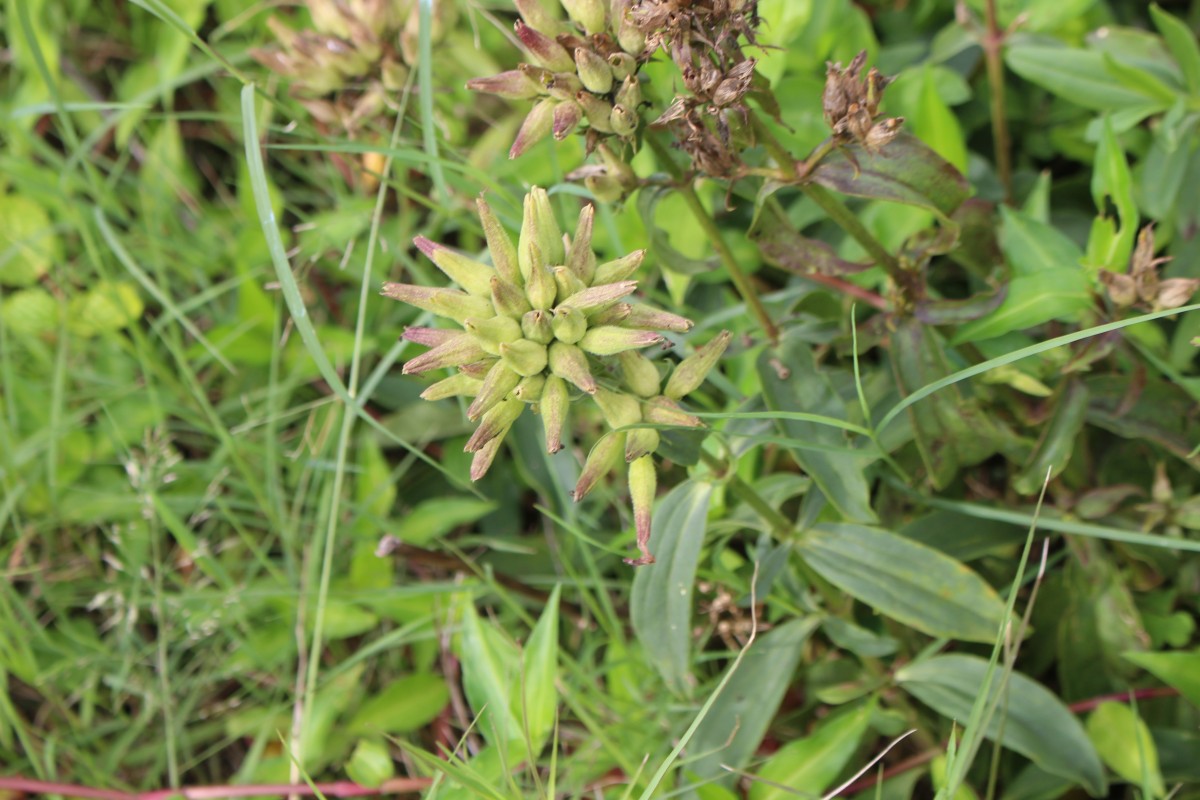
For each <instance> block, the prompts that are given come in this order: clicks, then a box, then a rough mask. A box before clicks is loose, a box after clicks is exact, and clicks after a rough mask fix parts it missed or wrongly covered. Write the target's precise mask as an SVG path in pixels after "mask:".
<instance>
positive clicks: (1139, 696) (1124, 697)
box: [1067, 686, 1179, 714]
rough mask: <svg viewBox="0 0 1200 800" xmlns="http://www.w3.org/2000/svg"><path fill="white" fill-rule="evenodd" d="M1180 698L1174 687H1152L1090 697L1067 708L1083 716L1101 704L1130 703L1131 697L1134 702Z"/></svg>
mask: <svg viewBox="0 0 1200 800" xmlns="http://www.w3.org/2000/svg"><path fill="white" fill-rule="evenodd" d="M1178 696H1179V690H1178V689H1176V688H1175V687H1173V686H1152V687H1150V688H1149V689H1134V690H1133V691H1132V692H1113V693H1112V694H1102V695H1100V696H1099V697H1089V698H1088V699H1087V700H1080V701H1079V702H1078V703H1071V704H1070V705H1069V706H1067V708H1069V709H1071V711H1072V713H1075V714H1082V713H1083V712H1085V711H1091V710H1092V709H1093V708H1095V707H1096V706H1098V705H1100V704H1101V703H1128V702H1129V698H1131V697H1132V698H1133V699H1134V700H1151V699H1153V698H1155V697H1178Z"/></svg>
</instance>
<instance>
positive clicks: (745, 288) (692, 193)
mask: <svg viewBox="0 0 1200 800" xmlns="http://www.w3.org/2000/svg"><path fill="white" fill-rule="evenodd" d="M646 141H648V142H649V143H650V147H651V149H653V150H654V154H655V155H656V156H658V160H659V161H660V162H661V163H662V164H663V166H664V167H666V168H667V170H668V171H669V172H671V174H672V175H673V176H674V177H676V178H682V177H683V174H682V170H680V169H679V167H678V166H676V164H675V162H674V161H672V160H671V154H670V153H669V152H667V149H666V148H665V147H664V146H663V144H662V142H660V141H659V140H658V138H657V137H655V136H648V137H646ZM678 190H679V193H680V195H682V196H683V201H684V202H685V203H687V207H688V208H689V209H690V210H691V212H692V216H694V217H695V218H696V221H697V222H699V223H700V227H701V228H703V229H704V233H705V234H706V235H707V236H708V239H709V241H710V242H711V243H712V246H713V249H714V250H715V251H716V253H717V258H719V259H720V260H721V264H722V266H724V267H725V269H726V270H727V271H728V272H729V279H730V280H731V281H733V285H734V288H736V289H737V292H738V294H739V295H740V296H741V298H742V300H743V301H744V302H745V303H746V307H747V308H749V309H750V313H751V314H753V315H754V318H755V319H756V320H757V321H758V324H759V326H760V327H761V328H762V329H763V333H765V334H766V335H767V339H768V341H769V342H770V343H771V344H775V343H776V342H778V341H779V328H778V327H777V326H776V325H775V323H774V322H773V321H772V320H771V315H770V314H768V313H767V309H766V308H765V307H764V306H763V304H762V300H760V299H759V297H758V292H757V291H755V289H754V286H753V285H751V283H750V279H749V278H747V277H746V273H745V272H743V271H742V268H741V266H740V265H739V264H738V263H737V259H736V258H735V257H734V255H733V251H732V250H730V249H729V245H727V244H726V243H725V238H724V237H723V236H722V235H721V230H720V229H719V228H718V227H717V224H716V222H714V221H713V218H712V215H711V214H709V213H708V210H707V209H706V208H705V207H704V204H703V203H701V202H700V197H699V195H697V194H696V190H695V189H693V188H692V186H691V184H690V183H687V182H684V181H682V180H680V181H679V184H678Z"/></svg>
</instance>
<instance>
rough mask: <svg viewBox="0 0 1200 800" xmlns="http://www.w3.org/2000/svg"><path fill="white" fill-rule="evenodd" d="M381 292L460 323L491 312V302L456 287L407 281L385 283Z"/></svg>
mask: <svg viewBox="0 0 1200 800" xmlns="http://www.w3.org/2000/svg"><path fill="white" fill-rule="evenodd" d="M382 294H383V296H384V297H390V298H391V299H393V300H399V301H400V302H401V303H408V304H409V305H410V306H416V307H417V308H419V309H421V310H422V311H428V312H430V313H432V314H437V315H438V316H439V317H448V318H449V319H452V320H454V321H455V322H459V323H461V322H462V321H463V320H464V319H466V318H468V317H485V316H490V315H491V313H492V304H491V303H489V302H488V301H487V300H485V299H484V298H482V297H473V296H471V295H469V294H466V293H465V292H460V291H458V290H457V289H443V288H436V289H434V288H430V287H428V286H413V285H412V284H408V283H385V284H383V291H382Z"/></svg>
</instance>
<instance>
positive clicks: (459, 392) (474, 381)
mask: <svg viewBox="0 0 1200 800" xmlns="http://www.w3.org/2000/svg"><path fill="white" fill-rule="evenodd" d="M482 385H483V382H482V381H480V380H479V379H478V378H472V377H470V376H469V375H464V374H462V373H461V372H460V373H458V374H457V375H451V376H450V377H449V378H443V379H442V380H440V381H437V382H436V383H431V384H429V386H428V387H426V389H425V391H423V392H421V399H422V400H444V399H446V398H447V397H474V396H475V395H476V394H477V393H478V392H479V387H480V386H482Z"/></svg>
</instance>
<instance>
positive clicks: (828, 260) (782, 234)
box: [746, 198, 874, 275]
mask: <svg viewBox="0 0 1200 800" xmlns="http://www.w3.org/2000/svg"><path fill="white" fill-rule="evenodd" d="M746 236H747V238H749V239H750V241H752V242H754V243H755V244H757V245H758V249H759V251H760V252H761V253H762V254H763V258H765V259H766V260H767V261H768V262H770V263H771V264H774V265H775V266H777V267H779V268H781V269H786V270H788V271H789V272H794V273H796V274H797V275H807V274H810V273H813V272H816V273H820V274H822V275H848V274H853V273H855V272H862V271H863V270H866V269H869V268H870V267H872V266H874V264H872V263H871V262H858V261H847V260H846V259H844V258H841V257H840V256H838V254H837V253H836V252H835V251H834V249H833V247H832V245H830V244H828V243H826V242H822V241H820V240H818V239H810V238H808V237H807V236H803V235H801V234H800V232H799V231H797V230H796V228H795V227H794V226H793V225H792V223H791V222H790V221H789V220H788V218H787V215H786V214H785V213H784V211H783V209H782V208H781V207H780V205H779V203H778V201H776V200H774V198H771V199H768V200H767V201H766V202H765V203H764V204H763V206H762V208H761V210H760V212H759V214H758V215H757V216H756V217H755V219H754V224H752V225H751V226H750V230H748V231H747V232H746Z"/></svg>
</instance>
